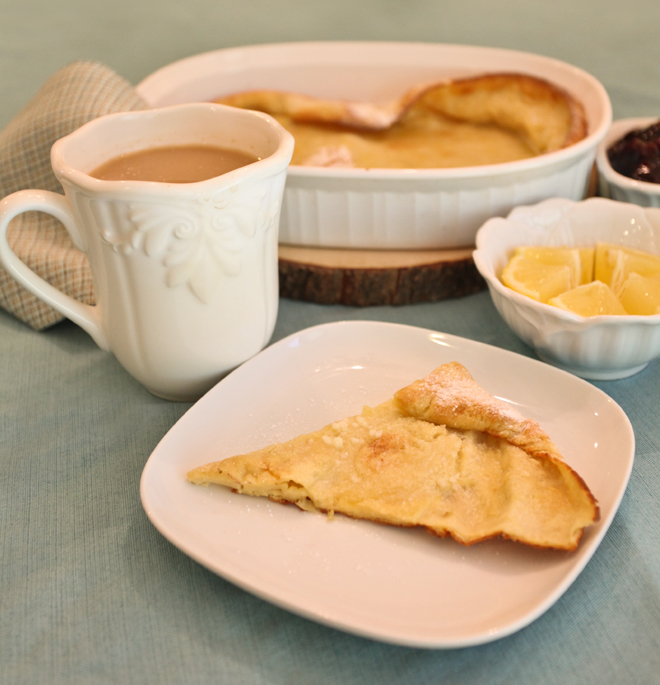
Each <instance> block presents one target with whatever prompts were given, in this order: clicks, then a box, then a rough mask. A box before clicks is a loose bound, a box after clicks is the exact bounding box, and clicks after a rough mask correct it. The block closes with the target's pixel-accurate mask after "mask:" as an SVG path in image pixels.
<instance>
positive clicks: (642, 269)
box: [594, 243, 660, 295]
mask: <svg viewBox="0 0 660 685" xmlns="http://www.w3.org/2000/svg"><path fill="white" fill-rule="evenodd" d="M631 273H636V274H639V275H640V276H656V275H658V276H660V257H658V256H657V255H654V254H651V253H650V252H643V251H642V250H637V249H635V248H632V247H626V246H624V245H612V244H610V243H598V244H597V245H596V257H595V273H594V278H596V279H598V280H600V281H602V282H603V283H606V284H607V285H609V286H610V287H611V288H612V290H614V292H615V293H616V294H617V295H619V294H620V293H621V289H622V288H623V284H624V283H625V282H626V280H627V278H628V276H629V275H630V274H631Z"/></svg>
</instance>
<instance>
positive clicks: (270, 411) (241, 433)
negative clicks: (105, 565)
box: [141, 322, 635, 648]
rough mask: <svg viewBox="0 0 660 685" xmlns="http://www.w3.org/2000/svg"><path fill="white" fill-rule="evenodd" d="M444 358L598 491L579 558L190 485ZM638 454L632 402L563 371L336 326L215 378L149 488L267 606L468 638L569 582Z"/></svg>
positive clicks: (187, 548)
mask: <svg viewBox="0 0 660 685" xmlns="http://www.w3.org/2000/svg"><path fill="white" fill-rule="evenodd" d="M449 361H459V362H461V363H462V364H463V365H464V366H466V367H467V369H468V370H469V371H470V372H471V373H472V375H473V376H474V378H475V380H476V381H477V382H478V383H480V384H481V385H482V386H483V387H484V388H485V389H486V390H488V391H489V392H490V393H492V394H494V395H496V396H498V397H500V398H502V399H503V400H505V401H507V402H510V403H511V404H512V405H515V406H516V408H517V409H518V410H519V411H520V412H521V413H522V414H523V415H525V416H528V417H531V418H534V419H536V420H537V421H539V422H540V423H541V425H542V426H543V428H544V429H545V430H546V432H547V433H548V434H549V435H550V437H551V438H552V439H553V440H554V441H555V443H556V444H557V446H558V447H559V449H560V450H561V451H562V453H563V454H564V456H565V459H566V461H567V462H568V463H569V464H570V465H571V466H572V467H573V468H574V469H575V470H576V471H577V472H578V473H579V474H580V475H581V476H582V477H583V478H584V479H585V481H586V482H587V484H588V485H589V487H590V488H591V490H592V492H593V493H594V495H595V496H596V498H597V499H598V501H599V504H600V508H601V520H600V521H599V522H598V523H597V524H596V525H594V526H592V527H591V528H589V529H588V530H587V531H586V533H585V535H584V537H583V539H582V542H581V543H580V546H579V548H578V549H577V551H576V552H573V553H566V552H557V551H548V550H538V549H532V548H529V547H526V546H524V545H521V544H516V543H513V542H509V541H502V540H491V541H488V542H485V543H480V544H477V545H474V546H472V547H464V546H461V545H459V544H458V543H456V542H454V541H453V540H451V539H439V538H437V537H434V536H432V535H429V534H428V533H426V532H424V531H422V530H410V529H399V528H391V527H387V526H382V525H377V524H373V523H371V522H367V521H356V520H352V519H349V518H346V517H343V516H340V515H337V516H335V517H334V519H331V520H330V519H328V518H327V517H325V516H323V515H321V514H310V513H306V512H302V511H300V510H299V509H297V508H296V507H294V506H283V505H281V504H276V503H272V502H270V501H268V500H266V499H261V498H253V497H248V496H242V495H237V494H234V493H232V492H230V491H229V490H228V489H225V488H222V487H219V486H218V487H215V486H210V487H207V488H205V487H200V486H195V485H192V484H190V483H189V482H188V481H187V478H186V473H187V472H188V471H189V470H190V469H191V468H193V467H195V466H199V465H201V464H205V463H207V462H210V461H216V460H219V459H222V458H224V457H227V456H231V455H233V454H238V453H242V452H248V451H251V450H254V449H257V448H259V447H262V446H265V445H266V444H269V443H272V442H275V441H282V440H287V439H289V438H292V437H294V436H296V435H298V434H300V433H303V432H310V431H313V430H316V429H318V428H320V427H322V426H323V425H325V424H327V423H330V422H331V421H334V420H338V419H341V418H344V417H346V416H351V415H354V414H358V413H359V412H360V411H361V410H362V406H363V405H364V404H369V405H372V406H373V405H376V404H378V403H379V402H381V401H384V400H385V399H387V398H388V397H390V396H391V395H392V394H393V393H394V392H395V391H396V390H398V389H399V388H401V387H403V386H405V385H408V384H409V383H410V382H412V381H413V380H415V379H417V378H421V377H422V376H425V375H426V374H427V373H429V372H430V371H432V370H433V369H434V368H436V367H437V366H439V365H440V364H443V363H445V362H449ZM634 448H635V440H634V434H633V431H632V427H631V425H630V422H629V420H628V418H627V416H626V415H625V413H624V412H623V410H622V409H621V408H620V407H619V406H618V405H617V404H616V403H615V402H614V401H613V400H612V399H611V398H610V397H608V396H607V395H606V394H605V393H603V392H601V391H600V390H598V389H597V388H595V387H594V386H592V385H591V384H589V383H587V382H586V381H583V380H581V379H579V378H577V377H575V376H572V375H570V374H568V373H566V372H564V371H561V370H558V369H556V368H554V367H552V366H548V365H546V364H543V363H541V362H538V361H536V360H533V359H529V358H527V357H523V356H520V355H517V354H514V353H512V352H508V351H505V350H501V349H499V348H495V347H491V346H488V345H484V344H482V343H477V342H474V341H470V340H466V339H463V338H458V337H455V336H451V335H446V334H444V333H439V332H436V331H431V330H425V329H421V328H414V327H410V326H403V325H397V324H387V323H373V322H341V323H332V324H325V325H321V326H315V327H313V328H309V329H306V330H304V331H300V332H299V333H295V334H294V335H291V336H289V337H288V338H285V339H284V340H280V341H279V342H277V343H276V344H274V345H272V346H270V347H268V348H266V349H265V350H264V351H263V352H261V353H259V354H258V355H257V356H256V357H254V358H252V359H251V360H249V361H248V362H246V363H245V364H243V365H242V366H241V367H239V368H238V369H237V370H236V371H234V372H233V373H231V374H230V375H229V376H227V377H226V378H225V379H224V380H222V381H221V382H220V383H218V385H217V386H215V388H213V389H212V390H211V391H210V392H209V393H208V394H207V395H205V396H204V397H203V398H202V399H201V400H200V401H199V402H197V403H196V404H195V405H194V406H193V407H192V408H191V409H190V410H189V411H188V412H187V413H186V414H185V415H184V416H183V417H182V418H181V419H180V420H179V421H178V422H177V424H176V425H175V426H174V427H173V428H172V429H171V430H170V431H169V432H168V433H167V435H166V436H165V437H164V438H163V440H162V441H161V443H160V444H159V445H158V447H157V448H156V449H155V450H154V452H153V454H152V455H151V456H150V458H149V460H148V462H147V464H146V466H145V468H144V472H143V474H142V480H141V497H142V503H143V506H144V508H145V511H146V512H147V515H148V516H149V518H150V520H151V521H152V523H153V524H154V525H155V526H156V528H157V529H158V530H159V531H160V532H161V533H162V534H163V535H164V536H165V537H166V538H167V539H169V540H170V541H171V542H172V543H173V544H174V545H176V546H177V547H178V548H179V549H181V550H182V551H183V552H184V553H186V554H188V555H189V556H191V557H192V558H193V559H195V560H197V561H198V562H199V563H200V564H202V565H204V566H206V567H207V568H209V569H211V570H212V571H214V572H215V573H217V574H219V575H220V576H222V577H224V578H226V579H227V580H229V581H231V582H233V583H235V584H236V585H238V586H240V587H242V588H244V589H245V590H248V591H249V592H252V593H253V594H255V595H257V596H259V597H262V598H263V599H266V600H268V601H270V602H273V603H274V604H277V605H279V606H281V607H284V608H286V609H288V610H290V611H292V612H295V613H297V614H300V615H302V616H306V617H307V618H310V619H313V620H315V621H318V622H320V623H323V624H326V625H330V626H334V627H335V628H339V629H341V630H345V631H347V632H351V633H355V634H358V635H363V636H367V637H371V638H373V639H377V640H382V641H385V642H390V643H395V644H401V645H409V646H416V647H427V648H450V647H463V646H468V645H476V644H480V643H484V642H489V641H492V640H495V639H498V638H500V637H504V636H505V635H509V634H511V633H512V632H514V631H516V630H519V629H520V628H522V627H524V626H526V625H528V624H529V623H530V622H532V621H533V620H534V619H536V618H537V617H538V616H540V615H541V614H542V613H543V612H544V611H546V610H547V609H548V608H549V607H550V606H552V604H553V603H554V602H555V601H556V600H557V599H558V598H559V597H560V596H561V595H562V594H563V593H564V592H565V591H566V589H567V588H568V587H569V586H570V584H571V583H572V582H573V581H574V580H575V578H576V577H577V576H578V574H579V573H580V571H582V569H583V568H584V567H585V565H586V564H587V562H588V561H589V559H590V558H591V556H592V555H593V553H594V552H595V550H596V548H597V547H598V545H599V543H600V541H601V540H602V539H603V536H604V535H605V533H606V531H607V529H608V527H609V525H610V523H611V522H612V519H613V517H614V514H615V512H616V510H617V508H618V506H619V503H620V501H621V498H622V496H623V493H624V490H625V488H626V485H627V483H628V478H629V476H630V471H631V469H632V463H633V457H634Z"/></svg>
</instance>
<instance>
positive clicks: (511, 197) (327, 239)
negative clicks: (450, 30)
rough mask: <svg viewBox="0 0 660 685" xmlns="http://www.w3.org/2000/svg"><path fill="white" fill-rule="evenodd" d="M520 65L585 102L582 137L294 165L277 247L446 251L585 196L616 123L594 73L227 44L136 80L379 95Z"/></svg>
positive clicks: (406, 54)
mask: <svg viewBox="0 0 660 685" xmlns="http://www.w3.org/2000/svg"><path fill="white" fill-rule="evenodd" d="M486 72H520V73H527V74H531V75H533V76H537V77H540V78H544V79H546V80H548V81H550V82H552V83H554V84H555V85H557V86H559V87H560V88H564V89H565V90H567V91H568V92H570V93H572V94H573V95H574V96H575V97H576V98H577V99H578V100H580V101H581V102H582V104H583V106H584V108H585V113H586V117H587V125H588V135H587V137H586V138H584V139H583V140H581V141H579V142H578V143H576V144H574V145H570V146H569V147H567V148H564V149H562V150H557V151H555V152H551V153H548V154H545V155H540V156H539V157H534V158H531V159H527V160H522V161H518V162H508V163H505V164H491V165H487V166H483V167H463V168H458V169H337V168H320V167H318V168H313V167H302V166H291V167H289V172H288V175H287V182H286V190H285V193H284V203H283V206H282V217H281V222H280V242H281V243H285V244H289V245H303V246H307V247H333V248H352V249H411V250H414V249H448V248H456V247H464V246H471V245H474V239H475V235H476V232H477V229H478V228H479V226H481V225H482V224H483V223H484V221H486V219H488V218H490V217H492V216H505V215H506V214H507V213H508V212H509V211H510V210H511V209H512V208H513V207H515V206H516V205H521V204H531V203H534V202H539V201H540V200H543V199H545V198H548V197H566V198H570V199H573V200H581V199H582V198H583V197H584V196H585V191H586V189H587V186H588V183H589V178H590V174H591V170H592V167H593V161H594V158H595V155H596V146H597V145H598V143H599V142H600V141H601V140H602V138H603V136H604V135H605V134H606V133H607V130H608V128H609V126H610V124H611V122H612V109H611V105H610V100H609V97H608V95H607V93H606V91H605V89H604V88H603V86H602V84H601V83H600V82H599V81H598V80H596V79H595V78H594V77H593V76H591V75H589V74H587V73H586V72H584V71H582V70H581V69H578V68H577V67H574V66H572V65H570V64H566V63H565V62H560V61H558V60H555V59H551V58H548V57H544V56H541V55H534V54H530V53H524V52H517V51H513V50H503V49H496V48H485V47H477V46H466V45H440V44H430V43H428V44H427V43H381V42H318V43H317V42H310V43H281V44H274V45H253V46H246V47H238V48H228V49H224V50H216V51H213V52H207V53H203V54H200V55H196V56H193V57H189V58H187V59H184V60H180V61H178V62H174V63H173V64H170V65H169V66H166V67H163V68H162V69H159V70H158V71H156V72H155V73H153V74H152V75H151V76H148V77H147V78H146V79H145V80H144V81H142V83H140V84H139V85H138V87H137V91H138V93H139V94H140V95H141V96H142V97H143V98H144V99H145V100H146V101H147V102H148V103H149V104H150V105H152V106H153V107H162V106H165V105H171V104H178V103H182V102H197V101H200V100H213V99H215V98H218V97H221V96H222V95H226V94H229V93H233V92H237V91H242V90H252V89H263V88H266V89H275V90H287V91H293V92H300V93H306V94H308V95H315V96H321V97H327V98H343V99H348V100H366V101H371V102H384V101H387V100H390V99H392V98H394V97H397V96H399V95H401V93H403V92H404V91H405V90H406V89H407V88H409V87H410V86H412V85H415V84H417V83H425V82H429V81H432V80H440V79H444V78H458V77H467V76H473V75H476V74H483V73H486Z"/></svg>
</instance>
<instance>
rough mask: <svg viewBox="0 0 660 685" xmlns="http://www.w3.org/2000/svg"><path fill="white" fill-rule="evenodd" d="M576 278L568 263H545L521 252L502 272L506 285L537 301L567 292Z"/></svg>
mask: <svg viewBox="0 0 660 685" xmlns="http://www.w3.org/2000/svg"><path fill="white" fill-rule="evenodd" d="M574 280H575V273H574V271H573V270H572V269H571V267H570V266H567V265H566V264H544V263H542V262H539V261H537V260H536V259H531V258H529V257H525V256H523V255H520V254H519V255H514V256H513V257H512V259H511V261H510V262H509V263H508V264H507V265H506V267H504V271H503V272H502V283H504V285H506V286H507V287H508V288H511V289H512V290H515V291H516V292H518V293H520V294H521V295H526V296H527V297H531V298H532V299H534V300H536V301H537V302H547V301H548V300H549V299H550V298H551V297H556V296H557V295H559V294H561V293H563V292H566V291H567V290H569V289H570V288H571V287H572V282H573V281H574Z"/></svg>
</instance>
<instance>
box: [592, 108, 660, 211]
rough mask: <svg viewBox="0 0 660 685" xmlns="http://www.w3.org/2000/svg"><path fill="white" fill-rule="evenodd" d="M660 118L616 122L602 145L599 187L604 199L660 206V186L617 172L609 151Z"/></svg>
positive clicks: (599, 151) (638, 118) (644, 205)
mask: <svg viewBox="0 0 660 685" xmlns="http://www.w3.org/2000/svg"><path fill="white" fill-rule="evenodd" d="M659 118H660V117H637V118H634V119H617V120H616V121H614V122H612V126H611V127H610V130H609V131H608V132H607V135H606V136H605V138H603V140H602V141H601V142H600V143H599V144H598V148H597V151H596V166H597V167H598V185H599V190H600V194H601V195H602V196H603V197H607V198H611V199H612V200H618V201H619V202H632V203H633V204H636V205H640V206H641V207H660V183H647V182H646V181H636V180H635V179H634V178H628V177H627V176H624V175H623V174H620V173H619V172H618V171H614V169H613V168H612V165H611V164H610V161H609V159H608V157H607V150H608V149H609V147H610V146H611V145H612V144H613V143H616V141H617V140H619V139H620V138H623V136H625V135H626V133H630V131H633V130H635V129H645V128H647V127H648V126H650V125H651V124H654V123H655V122H656V121H658V119H659Z"/></svg>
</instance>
